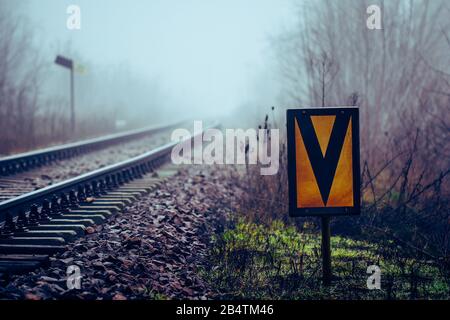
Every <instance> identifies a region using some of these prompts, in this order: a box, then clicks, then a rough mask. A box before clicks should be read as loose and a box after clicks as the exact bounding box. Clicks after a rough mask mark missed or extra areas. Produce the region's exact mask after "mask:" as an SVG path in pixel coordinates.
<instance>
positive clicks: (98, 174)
mask: <svg viewBox="0 0 450 320" xmlns="http://www.w3.org/2000/svg"><path fill="white" fill-rule="evenodd" d="M217 127H219V124H218V123H214V124H213V125H211V126H208V127H206V128H204V129H203V130H202V131H201V132H200V133H198V134H197V135H193V136H191V137H189V138H186V139H185V140H183V141H181V142H170V143H168V144H165V145H163V146H160V147H157V148H155V149H153V150H151V151H149V152H146V153H143V154H141V155H139V156H136V157H133V158H131V159H128V160H124V161H121V162H118V163H116V164H112V165H109V166H106V167H103V168H100V169H97V170H94V171H91V172H88V173H85V174H82V175H80V176H77V177H74V178H71V179H68V180H65V181H61V182H59V183H56V184H53V185H50V186H48V187H45V188H42V189H39V190H36V191H32V192H29V193H26V194H23V195H20V196H18V197H16V198H13V199H8V200H6V201H3V202H0V223H1V222H2V221H5V220H6V218H7V216H8V215H9V218H11V217H12V218H14V217H16V216H20V215H21V214H22V215H23V214H25V212H28V211H30V209H31V208H32V207H33V206H35V207H37V208H42V207H44V202H47V205H48V203H49V202H50V201H51V203H52V206H53V205H54V206H56V207H57V208H56V209H57V210H58V209H62V210H64V209H67V208H68V207H76V206H77V204H78V203H81V202H83V201H84V200H85V199H86V196H89V195H94V196H95V195H99V194H105V193H106V192H107V191H110V190H114V189H116V188H118V187H120V186H121V185H123V184H124V183H128V182H130V181H132V180H134V179H138V178H140V177H142V175H144V174H146V173H148V172H151V171H153V170H154V169H155V168H156V167H157V166H158V165H160V164H161V163H163V162H165V161H166V159H167V157H168V156H169V155H170V153H171V152H172V149H173V147H175V146H176V145H177V144H184V143H191V141H192V140H193V139H194V138H195V137H197V136H198V135H203V134H204V132H205V131H206V130H208V129H211V128H217ZM55 199H56V200H55ZM52 209H55V208H52Z"/></svg>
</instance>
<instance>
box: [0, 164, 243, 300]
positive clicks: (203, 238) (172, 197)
mask: <svg viewBox="0 0 450 320" xmlns="http://www.w3.org/2000/svg"><path fill="white" fill-rule="evenodd" d="M227 174H228V173H227V170H223V168H214V167H208V166H190V167H184V168H182V169H180V170H179V171H178V173H177V174H176V175H174V176H172V177H169V178H165V179H164V180H163V182H162V183H161V185H160V187H158V188H156V189H155V190H154V191H152V192H150V194H148V195H146V196H145V197H143V198H141V199H140V200H138V201H136V202H134V203H133V204H132V205H131V206H129V207H127V208H126V209H125V210H124V211H123V212H122V213H120V214H117V215H115V216H114V217H112V218H111V219H110V220H109V221H108V222H107V223H105V224H103V225H99V226H95V227H94V228H91V229H90V230H89V232H91V234H88V235H87V236H86V237H84V238H81V239H78V240H77V241H76V242H74V243H71V244H69V245H68V250H67V251H65V252H64V253H62V254H59V255H58V256H55V257H52V258H51V262H50V266H49V267H46V268H41V269H38V270H36V271H34V272H32V273H28V274H25V275H21V276H14V277H13V278H12V279H10V280H9V281H8V282H6V283H3V284H2V285H0V298H7V299H114V300H125V299H164V298H168V299H211V298H214V296H215V295H216V292H215V291H214V289H213V288H211V287H210V285H208V283H206V282H205V281H203V280H202V278H201V276H200V272H199V271H200V270H203V272H207V270H208V269H209V268H210V267H211V266H210V265H209V262H208V250H209V247H210V246H209V245H210V241H211V236H212V234H214V233H215V232H217V231H218V229H221V228H222V227H223V225H224V223H225V220H226V215H227V213H228V212H229V211H230V208H233V207H235V206H236V201H237V199H238V196H239V190H237V188H236V187H234V186H233V185H232V184H231V183H230V182H229V181H230V179H228V176H227ZM71 265H76V266H79V267H80V270H81V289H79V290H78V289H71V290H70V289H68V288H67V283H66V278H67V274H66V271H67V268H68V267H69V266H71Z"/></svg>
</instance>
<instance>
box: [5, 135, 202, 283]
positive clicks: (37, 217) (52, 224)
mask: <svg viewBox="0 0 450 320" xmlns="http://www.w3.org/2000/svg"><path fill="white" fill-rule="evenodd" d="M202 133H203V132H202ZM202 133H200V134H202ZM190 139H193V137H191V138H190ZM190 139H187V140H186V141H185V142H190V141H189V140H190ZM176 144H177V143H175V142H171V143H168V144H165V145H163V146H160V147H157V148H155V149H153V150H151V151H149V152H146V153H143V154H141V155H139V156H135V157H133V158H130V159H127V160H124V161H121V162H118V163H114V164H111V165H108V166H106V167H103V168H99V169H96V170H93V171H90V172H87V173H84V174H82V175H79V176H76V177H74V178H70V179H68V180H64V181H61V182H58V183H55V184H53V185H50V186H47V187H44V188H42V189H39V190H35V191H31V192H28V193H26V194H22V195H19V196H17V197H14V198H12V199H8V200H5V201H3V202H0V278H1V277H3V278H4V277H6V276H8V275H11V274H17V273H25V272H28V271H30V270H33V269H35V268H37V267H39V266H42V265H45V264H46V263H48V261H49V257H50V256H51V255H53V254H55V253H58V252H62V251H64V250H65V246H66V245H67V243H69V242H71V241H74V240H75V239H77V238H79V237H82V236H84V235H85V234H86V233H89V228H91V227H92V226H95V225H98V224H101V223H104V222H106V221H107V220H108V218H109V217H111V216H112V215H116V214H120V213H121V212H122V211H123V209H124V208H125V207H126V206H127V205H129V204H131V203H132V202H133V201H135V200H136V199H138V198H139V197H142V196H144V195H145V194H147V193H149V192H150V191H151V190H153V189H154V188H157V187H158V184H159V183H160V181H161V179H164V177H166V176H170V175H172V174H174V173H175V171H174V170H165V171H162V172H157V168H159V167H160V166H161V165H162V164H164V163H166V162H167V161H168V160H169V159H170V154H171V151H172V148H173V147H174V146H175V145H176ZM60 151H62V150H60ZM33 163H34V162H33Z"/></svg>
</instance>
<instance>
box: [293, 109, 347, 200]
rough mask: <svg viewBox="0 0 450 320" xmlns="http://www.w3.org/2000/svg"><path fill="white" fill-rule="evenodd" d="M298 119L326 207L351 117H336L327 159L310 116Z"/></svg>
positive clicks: (342, 115)
mask: <svg viewBox="0 0 450 320" xmlns="http://www.w3.org/2000/svg"><path fill="white" fill-rule="evenodd" d="M296 119H297V124H298V127H299V128H300V133H301V135H302V137H303V142H304V144H305V148H306V152H307V153H308V158H309V161H310V163H311V167H312V169H313V172H314V175H315V177H316V180H317V185H318V186H319V190H320V195H321V196H322V201H323V203H324V205H325V206H326V205H327V202H328V197H329V195H330V191H331V185H332V184H333V180H334V175H335V174H336V169H337V165H338V161H339V157H340V155H341V150H342V146H343V145H344V139H345V134H346V133H347V128H348V125H349V122H350V115H349V114H337V115H336V119H335V121H334V124H333V129H332V130H331V136H330V140H329V142H328V147H327V150H326V152H325V157H324V156H323V154H322V151H321V149H320V144H319V140H318V138H317V134H316V131H315V130H314V126H313V123H312V120H311V117H310V116H309V115H302V116H300V117H298V118H296Z"/></svg>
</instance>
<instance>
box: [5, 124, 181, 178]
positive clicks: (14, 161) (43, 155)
mask: <svg viewBox="0 0 450 320" xmlns="http://www.w3.org/2000/svg"><path fill="white" fill-rule="evenodd" d="M180 123H181V122H177V123H173V124H170V125H164V126H152V127H146V128H142V129H136V130H130V131H126V132H122V133H115V134H110V135H106V136H103V137H99V138H93V139H87V140H83V141H79V142H72V143H68V144H63V145H58V146H54V147H49V148H44V149H38V150H34V151H30V152H25V153H20V154H15V155H11V156H6V157H3V158H0V176H8V175H11V174H14V173H18V172H23V171H26V170H28V169H31V168H34V167H38V166H41V165H44V164H47V163H50V162H52V161H55V160H62V159H66V158H69V157H72V156H76V155H79V154H82V153H85V152H88V151H91V150H94V149H98V148H99V147H106V146H109V145H112V144H117V143H119V142H123V141H128V140H131V139H136V138H139V137H143V136H145V135H148V134H152V133H157V132H161V131H163V130H166V129H169V128H172V127H174V126H176V125H179V124H180Z"/></svg>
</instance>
